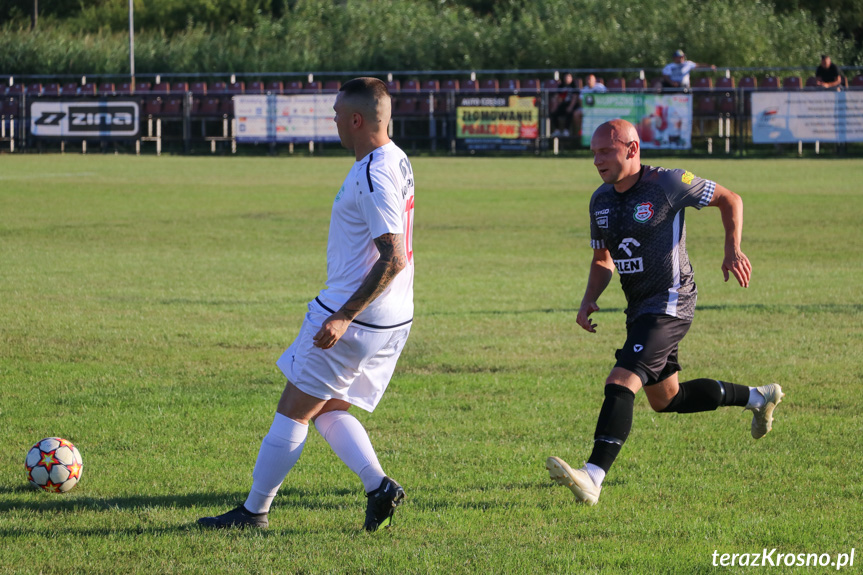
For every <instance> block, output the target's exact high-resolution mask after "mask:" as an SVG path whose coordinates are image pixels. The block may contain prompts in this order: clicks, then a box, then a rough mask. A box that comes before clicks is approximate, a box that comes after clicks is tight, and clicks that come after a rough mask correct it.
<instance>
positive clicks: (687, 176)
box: [680, 172, 695, 186]
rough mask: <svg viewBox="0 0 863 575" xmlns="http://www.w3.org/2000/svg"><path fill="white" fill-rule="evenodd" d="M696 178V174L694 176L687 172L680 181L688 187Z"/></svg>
mask: <svg viewBox="0 0 863 575" xmlns="http://www.w3.org/2000/svg"><path fill="white" fill-rule="evenodd" d="M694 177H695V174H693V173H692V172H685V173H684V174H683V175H682V176H680V181H681V182H683V183H684V184H686V185H687V186H688V185H691V184H692V178H694Z"/></svg>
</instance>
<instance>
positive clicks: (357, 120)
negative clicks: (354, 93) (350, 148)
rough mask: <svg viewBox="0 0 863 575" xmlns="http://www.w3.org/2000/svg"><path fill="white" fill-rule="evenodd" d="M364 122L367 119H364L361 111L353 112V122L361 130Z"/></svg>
mask: <svg viewBox="0 0 863 575" xmlns="http://www.w3.org/2000/svg"><path fill="white" fill-rule="evenodd" d="M364 122H365V121H364V120H363V115H362V114H360V113H359V112H354V113H353V114H351V123H352V124H353V126H354V128H355V129H357V130H359V129H360V128H362V127H363V123H364Z"/></svg>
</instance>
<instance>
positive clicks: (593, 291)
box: [575, 248, 614, 333]
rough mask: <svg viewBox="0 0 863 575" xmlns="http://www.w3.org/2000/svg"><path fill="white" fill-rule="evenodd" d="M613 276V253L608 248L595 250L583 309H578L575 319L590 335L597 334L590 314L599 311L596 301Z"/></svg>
mask: <svg viewBox="0 0 863 575" xmlns="http://www.w3.org/2000/svg"><path fill="white" fill-rule="evenodd" d="M613 275H614V260H613V259H612V258H611V252H609V251H608V249H607V248H594V250H593V260H591V262H590V274H589V275H588V277H587V289H585V290H584V297H583V298H582V299H581V307H579V308H578V316H576V318H575V321H576V322H577V323H578V325H580V326H581V327H583V328H584V329H586V330H587V331H589V332H590V333H596V323H594V322H593V320H591V319H590V314H592V313H593V312H595V311H599V306H598V305H597V303H596V301H597V300H598V299H599V296H600V295H602V292H604V291H605V288H607V287H608V284H609V283H610V282H611V277H612V276H613Z"/></svg>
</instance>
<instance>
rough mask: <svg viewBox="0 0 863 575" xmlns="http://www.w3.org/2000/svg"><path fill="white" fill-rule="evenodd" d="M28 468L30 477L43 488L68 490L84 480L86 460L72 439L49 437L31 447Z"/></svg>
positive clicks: (57, 491)
mask: <svg viewBox="0 0 863 575" xmlns="http://www.w3.org/2000/svg"><path fill="white" fill-rule="evenodd" d="M24 467H26V468H27V479H29V480H30V483H32V484H33V485H35V486H36V487H38V488H39V489H44V490H45V491H50V492H51V493H65V492H66V491H69V490H70V489H72V488H73V487H75V485H77V484H78V481H80V479H81V472H82V471H84V461H83V460H82V459H81V454H80V453H79V452H78V449H77V448H76V447H75V446H74V445H72V442H71V441H68V440H66V439H63V438H60V437H48V438H45V439H43V440H42V441H40V442H39V443H37V444H36V445H34V446H33V447H31V448H30V451H28V452H27V458H26V459H25V460H24Z"/></svg>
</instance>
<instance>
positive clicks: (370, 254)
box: [316, 142, 414, 330]
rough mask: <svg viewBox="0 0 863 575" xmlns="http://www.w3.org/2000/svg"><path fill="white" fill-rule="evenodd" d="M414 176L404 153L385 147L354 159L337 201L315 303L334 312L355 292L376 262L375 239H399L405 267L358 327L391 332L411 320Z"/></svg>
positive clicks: (358, 321)
mask: <svg viewBox="0 0 863 575" xmlns="http://www.w3.org/2000/svg"><path fill="white" fill-rule="evenodd" d="M413 217H414V175H413V169H412V168H411V164H410V161H409V160H408V158H407V156H406V155H405V153H404V152H403V151H402V150H401V149H400V148H399V147H398V146H396V145H395V143H394V142H389V143H388V144H385V145H383V146H381V147H380V148H377V149H376V150H374V151H373V152H371V153H370V154H369V155H367V156H365V157H364V158H363V159H361V160H358V161H357V162H356V163H355V164H354V166H353V167H352V168H351V171H350V172H348V176H347V178H345V181H344V183H343V184H342V187H341V189H339V193H338V194H336V199H335V201H334V202H333V213H332V217H331V219H330V233H329V239H328V241H327V287H326V288H325V289H324V290H323V291H321V293H320V294H319V295H318V297H317V298H316V300H317V302H318V304H319V305H321V306H322V307H324V309H325V310H326V311H329V312H330V313H332V312H333V311H336V310H338V309H339V308H341V307H342V305H343V304H344V303H345V302H346V301H348V299H349V298H350V297H351V296H352V295H353V294H354V292H356V290H357V288H359V287H360V284H362V282H363V279H365V277H366V276H367V275H368V273H369V270H371V268H372V266H373V265H374V263H375V262H376V261H377V260H378V258H379V257H380V254H379V253H378V249H377V246H375V242H374V240H375V238H378V237H380V236H382V235H383V234H402V235H403V241H404V242H405V253H406V254H407V266H406V267H405V268H404V269H403V270H402V271H401V272H400V273H399V274H398V275H397V276H396V277H395V278H394V279H393V281H392V282H391V283H390V285H389V286H387V288H386V289H385V290H384V292H383V293H382V294H380V295H379V296H378V297H377V298H376V299H375V300H374V301H372V302H371V303H370V304H369V306H368V307H367V308H366V309H364V310H363V311H362V313H360V314H359V315H358V316H357V317H356V318H355V319H354V324H356V325H357V326H360V327H363V328H367V329H375V330H389V329H394V328H396V327H400V326H404V325H407V324H409V323H410V322H411V321H412V320H413V312H414V303H413V286H414V261H413V246H412V242H411V239H412V235H413Z"/></svg>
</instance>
